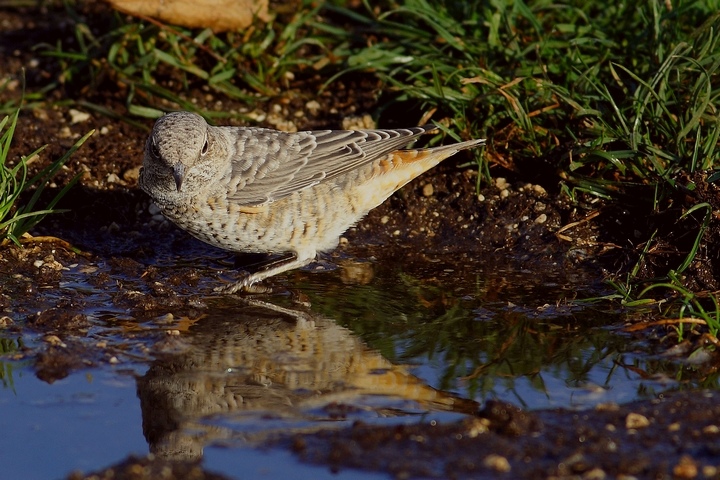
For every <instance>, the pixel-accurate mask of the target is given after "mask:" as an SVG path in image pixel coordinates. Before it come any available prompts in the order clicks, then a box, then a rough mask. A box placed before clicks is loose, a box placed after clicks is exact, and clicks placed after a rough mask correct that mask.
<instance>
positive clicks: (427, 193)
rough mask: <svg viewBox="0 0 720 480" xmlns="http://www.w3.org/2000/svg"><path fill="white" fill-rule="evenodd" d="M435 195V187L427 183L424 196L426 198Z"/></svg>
mask: <svg viewBox="0 0 720 480" xmlns="http://www.w3.org/2000/svg"><path fill="white" fill-rule="evenodd" d="M434 193H435V187H433V184H432V183H426V184H425V185H423V189H422V194H423V195H424V196H426V197H432V196H433V194H434Z"/></svg>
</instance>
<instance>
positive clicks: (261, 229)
mask: <svg viewBox="0 0 720 480" xmlns="http://www.w3.org/2000/svg"><path fill="white" fill-rule="evenodd" d="M432 128H433V127H432V126H426V127H413V128H407V129H396V130H358V131H353V130H322V131H312V132H297V133H285V132H279V131H276V130H270V129H264V128H249V127H213V126H210V125H208V124H207V123H206V122H205V120H204V119H203V118H202V117H200V116H199V115H196V114H194V113H189V112H177V113H171V114H168V115H165V116H164V117H162V118H160V119H159V120H158V121H157V123H156V124H155V127H154V128H153V131H152V133H151V134H150V138H149V139H148V141H147V144H146V146H145V158H144V161H143V169H142V170H141V172H140V179H139V184H140V187H141V188H142V189H143V190H144V191H145V192H147V193H148V194H149V195H150V196H151V197H152V199H153V200H154V201H155V203H156V204H157V205H158V207H159V208H160V210H161V211H162V212H163V214H164V215H165V216H166V217H167V218H169V219H170V220H172V221H173V222H174V223H175V224H177V225H178V226H179V227H180V228H182V229H184V230H187V231H188V232H189V233H191V234H192V235H193V236H195V237H197V238H198V239H200V240H202V241H204V242H207V243H209V244H211V245H215V246H217V247H220V248H224V249H227V250H232V251H236V252H260V253H286V252H292V253H293V254H294V256H295V258H293V259H291V260H290V261H288V262H285V263H282V264H280V265H276V266H274V267H272V268H269V269H266V270H261V271H259V272H257V273H254V274H252V275H248V276H247V277H246V278H244V279H243V280H242V281H240V282H238V283H236V284H234V285H231V286H230V287H228V288H226V289H225V291H228V292H234V291H237V290H240V289H243V288H245V287H248V286H250V285H252V284H253V283H255V282H258V281H261V280H264V279H266V278H268V277H270V276H272V275H276V274H278V273H281V272H284V271H286V270H290V269H292V268H298V267H301V266H303V265H306V264H308V263H310V262H311V261H312V260H313V259H314V258H315V255H316V253H317V252H319V251H327V250H331V249H333V248H335V246H336V245H337V242H338V239H339V237H340V235H341V234H342V233H343V232H345V230H347V229H348V228H349V227H350V226H352V225H353V224H355V223H356V222H357V221H358V220H360V219H361V218H362V217H363V216H365V215H366V214H367V213H368V212H369V211H370V210H372V209H373V208H375V207H376V206H378V205H380V204H381V203H382V202H383V201H384V200H385V199H386V198H387V197H389V196H390V195H392V193H393V192H395V191H396V190H398V189H399V188H400V187H402V186H403V185H405V184H406V183H408V182H409V181H410V180H412V179H413V178H415V177H417V176H418V175H420V174H421V173H423V172H424V171H426V170H428V169H430V168H432V167H433V166H435V165H437V164H438V163H439V162H440V161H442V160H443V159H445V158H447V157H449V156H451V155H453V154H455V153H457V152H458V151H460V150H465V149H468V148H472V147H475V146H479V145H482V144H483V143H484V140H470V141H467V142H462V143H457V144H454V145H447V146H443V147H436V148H431V149H411V150H400V149H401V148H402V147H404V146H406V145H407V144H408V143H410V142H411V141H413V140H414V139H415V138H416V137H418V136H419V135H421V134H423V133H425V132H426V131H428V130H430V129H432Z"/></svg>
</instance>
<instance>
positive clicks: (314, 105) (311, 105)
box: [305, 100, 321, 116]
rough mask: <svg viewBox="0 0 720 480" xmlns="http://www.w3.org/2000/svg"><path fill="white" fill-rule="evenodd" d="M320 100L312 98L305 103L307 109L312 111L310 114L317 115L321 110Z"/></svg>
mask: <svg viewBox="0 0 720 480" xmlns="http://www.w3.org/2000/svg"><path fill="white" fill-rule="evenodd" d="M320 108H321V107H320V102H318V101H317V100H310V101H309V102H307V103H306V104H305V109H306V110H307V111H308V112H310V115H313V116H315V115H317V114H318V113H319V112H320Z"/></svg>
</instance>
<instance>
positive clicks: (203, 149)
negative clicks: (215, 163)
mask: <svg viewBox="0 0 720 480" xmlns="http://www.w3.org/2000/svg"><path fill="white" fill-rule="evenodd" d="M209 148H210V144H209V143H208V138H207V137H205V143H203V146H202V149H201V150H200V155H202V156H203V157H204V156H205V155H207V152H208V149H209Z"/></svg>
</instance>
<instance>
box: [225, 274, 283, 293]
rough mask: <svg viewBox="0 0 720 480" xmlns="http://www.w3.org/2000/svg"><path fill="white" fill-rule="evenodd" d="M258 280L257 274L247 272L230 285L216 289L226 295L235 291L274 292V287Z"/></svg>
mask: <svg viewBox="0 0 720 480" xmlns="http://www.w3.org/2000/svg"><path fill="white" fill-rule="evenodd" d="M258 281H259V280H258V279H257V278H256V276H255V275H253V274H250V273H246V272H245V273H244V274H243V275H242V278H240V280H237V281H235V282H233V283H231V284H229V285H223V286H222V287H216V288H215V289H214V291H215V292H217V293H222V294H224V295H232V294H233V293H272V291H273V290H272V287H268V286H266V285H262V284H259V283H256V282H258Z"/></svg>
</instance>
